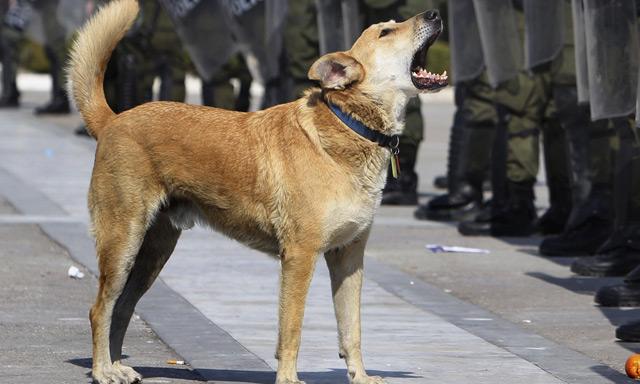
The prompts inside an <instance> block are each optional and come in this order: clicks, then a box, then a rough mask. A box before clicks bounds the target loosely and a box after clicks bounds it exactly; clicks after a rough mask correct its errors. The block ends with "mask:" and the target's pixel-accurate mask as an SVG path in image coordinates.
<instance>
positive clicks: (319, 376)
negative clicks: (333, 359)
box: [67, 358, 422, 384]
mask: <svg viewBox="0 0 640 384" xmlns="http://www.w3.org/2000/svg"><path fill="white" fill-rule="evenodd" d="M67 363H70V364H73V365H77V366H79V367H83V368H87V369H91V359H90V358H84V359H71V360H67ZM133 368H134V369H135V370H136V371H137V372H138V373H140V374H141V375H142V377H144V378H149V379H150V378H163V379H176V380H192V381H201V382H207V381H213V382H218V381H220V382H232V383H251V384H273V383H274V382H275V381H276V373H275V372H273V371H248V370H235V369H199V370H198V371H197V372H195V371H193V370H191V369H189V368H188V367H187V366H185V367H184V368H174V367H140V366H134V367H133ZM367 373H368V374H369V375H371V376H381V377H382V378H409V379H419V378H422V376H419V375H417V374H415V373H413V372H402V371H376V370H372V369H369V370H367ZM298 375H299V376H300V380H303V381H305V382H307V383H308V384H330V383H331V384H335V383H347V382H348V380H347V370H346V369H331V370H329V371H325V372H299V373H298ZM203 376H204V377H206V379H205V378H204V377H203ZM87 377H91V371H89V372H87Z"/></svg>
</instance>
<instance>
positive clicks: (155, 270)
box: [109, 212, 181, 370]
mask: <svg viewBox="0 0 640 384" xmlns="http://www.w3.org/2000/svg"><path fill="white" fill-rule="evenodd" d="M180 232H181V231H180V230H178V229H176V228H175V227H174V226H173V225H172V224H171V221H170V220H169V216H168V215H167V214H166V213H165V212H159V213H158V214H157V215H156V217H155V219H154V220H153V223H152V224H151V226H150V227H149V229H148V230H147V233H146V235H145V237H144V240H143V242H142V245H141V246H140V250H139V251H138V255H137V256H136V259H135V263H134V265H133V268H132V269H131V273H130V274H129V278H128V279H127V283H126V284H125V286H124V289H123V291H122V293H121V294H120V297H118V300H117V301H116V304H115V307H114V309H113V316H112V318H111V331H110V335H109V347H110V350H111V360H112V361H113V364H114V365H118V366H120V368H121V369H122V370H128V369H127V367H124V366H123V365H121V364H120V359H121V357H122V343H123V340H124V336H125V333H126V331H127V327H128V326H129V321H130V320H131V316H132V315H133V311H134V309H135V307H136V304H137V303H138V301H139V300H140V298H141V297H142V295H144V293H145V292H147V290H148V289H149V288H150V287H151V285H152V284H153V282H154V281H155V279H156V277H158V274H159V273H160V270H161V269H162V267H164V265H165V263H166V262H167V260H169V257H170V256H171V254H172V253H173V250H174V248H175V246H176V243H177V242H178V238H179V237H180Z"/></svg>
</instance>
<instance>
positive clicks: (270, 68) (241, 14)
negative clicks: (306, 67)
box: [224, 0, 287, 84]
mask: <svg viewBox="0 0 640 384" xmlns="http://www.w3.org/2000/svg"><path fill="white" fill-rule="evenodd" d="M224 3H225V5H226V6H225V8H226V11H227V20H228V21H229V25H230V27H231V30H232V34H233V36H234V37H235V41H236V43H237V44H239V49H240V50H241V51H242V52H243V54H245V56H246V55H251V56H254V57H255V59H256V60H257V61H258V64H259V72H260V74H259V75H258V76H260V77H262V81H261V82H262V83H263V84H266V83H267V82H269V81H270V80H272V79H274V78H277V77H278V75H279V72H280V65H279V64H280V54H281V52H282V42H283V41H282V29H283V26H284V20H285V16H286V14H287V1H286V0H269V1H255V0H254V1H246V0H241V1H229V0H226V1H225V2H224ZM253 75H254V78H256V74H253ZM258 80H260V79H258Z"/></svg>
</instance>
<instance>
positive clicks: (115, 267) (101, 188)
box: [89, 165, 162, 384]
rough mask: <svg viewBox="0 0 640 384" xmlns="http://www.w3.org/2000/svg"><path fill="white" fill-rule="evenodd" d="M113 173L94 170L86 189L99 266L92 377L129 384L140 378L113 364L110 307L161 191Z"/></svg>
mask: <svg viewBox="0 0 640 384" xmlns="http://www.w3.org/2000/svg"><path fill="white" fill-rule="evenodd" d="M96 167H99V165H96ZM113 175H114V173H113V172H105V171H104V169H100V168H98V170H95V169H94V177H93V179H92V180H91V189H90V192H89V206H90V207H91V213H92V220H93V226H94V234H95V237H96V251H97V253H98V265H99V268H100V276H99V279H98V294H97V297H96V301H95V303H94V305H93V307H92V308H91V311H90V313H89V317H90V320H91V332H92V337H93V370H92V375H93V378H94V380H95V381H96V382H98V383H100V384H105V383H110V384H111V383H118V384H120V383H125V384H129V383H133V382H136V381H140V380H141V376H140V375H139V374H138V373H136V372H135V371H134V370H133V369H131V368H128V367H124V366H121V365H120V363H119V362H118V363H117V364H113V363H112V359H111V354H110V347H109V335H110V333H111V324H112V318H113V310H114V307H115V305H116V301H117V300H118V298H119V297H120V295H121V293H122V291H123V289H124V287H125V285H126V283H127V280H128V279H129V275H130V272H131V270H132V268H133V266H134V264H135V260H136V256H137V254H138V251H139V250H140V246H141V245H142V242H143V239H144V236H145V233H146V231H147V227H148V226H149V224H150V222H151V220H152V219H153V216H154V215H155V213H156V211H157V208H158V207H159V205H160V203H161V201H162V195H161V192H159V190H158V189H156V190H155V191H154V186H153V185H151V184H144V182H145V180H148V179H145V178H144V177H142V176H140V177H137V178H128V177H127V176H124V177H123V176H120V178H114V177H113ZM140 181H142V183H141V182H140ZM140 191H146V192H147V193H141V192H140Z"/></svg>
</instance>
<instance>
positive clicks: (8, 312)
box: [0, 198, 199, 384]
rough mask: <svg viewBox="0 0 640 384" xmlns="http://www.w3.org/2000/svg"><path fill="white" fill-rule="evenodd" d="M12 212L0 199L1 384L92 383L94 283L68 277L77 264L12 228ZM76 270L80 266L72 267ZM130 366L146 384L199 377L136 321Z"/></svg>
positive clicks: (31, 231)
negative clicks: (90, 314)
mask: <svg viewBox="0 0 640 384" xmlns="http://www.w3.org/2000/svg"><path fill="white" fill-rule="evenodd" d="M16 213H17V212H16V211H15V210H14V209H12V208H11V207H10V205H9V204H8V203H7V202H6V200H4V199H2V198H0V215H2V217H3V218H4V219H5V220H4V222H3V223H2V224H0V249H1V251H0V255H1V256H2V264H3V268H0V281H2V284H0V340H2V342H0V382H2V383H9V382H11V383H15V384H18V383H24V384H34V383H79V382H89V379H88V376H87V375H88V374H89V372H90V368H91V333H90V329H89V320H88V317H87V313H88V308H89V306H90V304H91V302H92V300H93V298H94V297H95V291H96V280H95V279H94V278H93V277H92V276H91V275H89V274H88V273H87V271H86V270H85V269H84V268H82V267H81V269H82V270H83V271H84V272H85V273H86V274H87V277H85V278H84V279H82V280H77V279H71V278H69V277H67V269H68V268H69V267H70V266H71V265H73V264H74V262H73V261H72V260H71V258H70V257H69V255H68V253H67V252H66V251H65V250H64V249H63V248H61V247H60V246H59V245H57V244H55V243H54V242H52V241H51V239H49V238H48V237H47V236H46V235H44V234H43V233H42V231H41V230H40V229H39V228H38V226H36V225H33V224H22V223H10V222H9V220H8V218H9V216H8V215H12V217H13V216H15V215H16ZM76 265H77V264H76ZM124 353H125V354H126V355H129V356H131V358H128V359H126V361H127V364H130V365H133V366H135V367H137V369H138V370H139V371H140V372H142V373H143V374H144V375H145V377H147V380H146V381H145V382H147V383H168V382H174V383H192V382H198V381H199V375H198V374H197V373H195V372H193V371H191V370H189V369H188V368H187V367H184V366H171V365H167V364H166V361H167V359H180V357H178V355H176V354H175V353H174V352H173V351H172V350H171V349H170V348H168V347H167V346H166V345H164V344H163V343H162V342H160V340H158V338H157V337H156V336H155V334H154V332H153V331H152V330H151V329H150V328H149V327H148V326H147V325H146V324H145V323H144V322H143V321H141V320H140V318H139V317H138V316H135V318H134V320H133V321H132V323H131V326H130V328H129V332H128V334H127V341H126V347H125V349H124Z"/></svg>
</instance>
